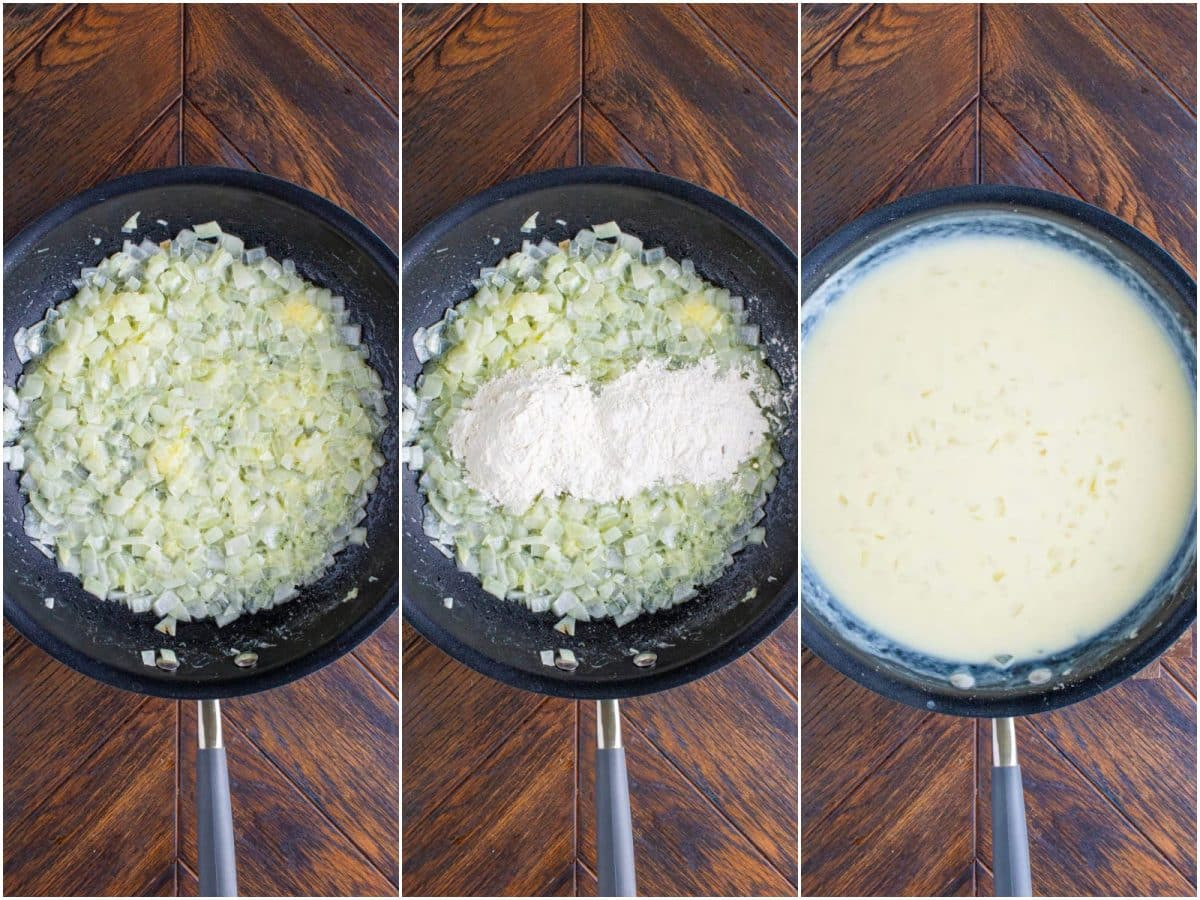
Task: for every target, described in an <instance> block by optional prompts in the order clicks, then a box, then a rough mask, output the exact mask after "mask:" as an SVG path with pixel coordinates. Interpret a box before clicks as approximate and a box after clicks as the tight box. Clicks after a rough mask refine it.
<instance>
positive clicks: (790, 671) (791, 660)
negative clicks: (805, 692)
mask: <svg viewBox="0 0 1200 900" xmlns="http://www.w3.org/2000/svg"><path fill="white" fill-rule="evenodd" d="M799 631H800V616H799V614H797V615H794V616H790V617H788V618H787V619H786V620H784V622H783V624H782V625H780V626H779V627H778V628H777V629H775V633H774V634H772V635H771V636H770V637H769V638H767V639H766V640H765V641H763V642H762V643H761V644H759V645H758V646H757V647H755V648H754V649H753V650H752V651H750V652H751V653H752V654H753V655H754V657H755V658H756V659H758V661H759V662H761V663H762V664H763V665H764V666H765V667H766V669H767V671H768V672H769V673H770V674H771V676H772V677H773V678H774V679H775V681H776V682H778V683H779V684H781V685H782V686H783V689H784V690H786V691H787V692H788V693H789V694H791V695H792V698H793V699H796V698H797V697H798V695H799V693H800V689H799V686H798V685H799V681H800V656H799V652H800V648H799V636H798V632H799Z"/></svg>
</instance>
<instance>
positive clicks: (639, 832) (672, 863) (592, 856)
mask: <svg viewBox="0 0 1200 900" xmlns="http://www.w3.org/2000/svg"><path fill="white" fill-rule="evenodd" d="M674 695H675V692H674V691H672V692H671V693H670V694H668V695H666V696H665V697H662V698H661V700H660V702H663V703H666V704H670V703H671V697H673V696H674ZM644 702H646V700H645V699H644V698H643V699H642V700H638V701H629V702H628V703H626V704H624V707H629V708H630V710H629V711H630V713H632V712H633V710H632V707H634V706H636V705H638V704H639V703H644ZM595 711H596V704H594V703H582V704H580V713H581V716H580V729H579V821H578V823H577V828H578V829H579V858H580V860H581V861H582V862H583V863H584V865H586V866H587V867H588V868H590V869H593V870H594V869H595V866H596V828H595V813H594V810H595V805H594V804H595V798H594V794H593V784H592V777H591V773H592V772H594V771H595V745H596V712H595ZM622 743H623V744H624V746H625V759H626V766H627V768H628V771H629V795H630V799H631V802H632V806H633V840H634V847H635V849H636V853H637V860H638V893H639V894H640V895H644V896H664V897H679V896H685V897H687V896H700V897H703V896H711V895H719V896H733V897H761V896H768V897H780V896H795V890H796V888H795V886H794V885H793V884H791V883H789V882H788V880H787V879H786V878H785V877H784V875H783V874H781V873H780V872H779V870H778V869H777V868H776V867H775V865H774V864H773V861H772V860H771V859H770V858H768V857H766V856H764V855H763V853H762V851H761V850H760V849H759V848H758V847H756V846H755V844H754V842H753V841H751V840H750V839H749V838H748V837H747V836H746V835H745V833H744V832H743V831H741V830H740V829H739V828H738V827H736V825H735V824H733V823H732V822H731V821H730V820H729V819H727V818H726V817H725V816H721V815H713V806H712V804H713V802H714V801H713V799H710V798H709V797H707V796H706V795H705V794H704V793H703V791H702V790H700V789H699V788H697V787H696V786H695V785H694V784H692V782H691V781H689V780H688V778H687V777H685V775H684V774H683V773H682V772H680V770H679V769H678V768H677V767H676V766H675V765H674V764H673V763H672V762H671V761H670V760H669V759H668V758H667V757H665V756H664V755H663V754H662V753H660V752H658V751H657V749H656V748H655V745H654V744H653V742H652V741H651V739H650V738H649V737H648V736H646V735H645V734H644V733H643V732H641V731H640V730H638V729H637V727H636V726H634V725H632V724H631V725H630V726H629V727H626V728H624V729H622ZM693 762H695V761H694V760H693ZM792 852H793V853H794V852H795V851H794V850H793V851H792Z"/></svg>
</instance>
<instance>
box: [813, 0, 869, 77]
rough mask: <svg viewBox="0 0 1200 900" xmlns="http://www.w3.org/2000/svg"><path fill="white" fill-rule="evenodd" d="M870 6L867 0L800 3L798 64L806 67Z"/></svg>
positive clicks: (827, 49) (825, 50)
mask: <svg viewBox="0 0 1200 900" xmlns="http://www.w3.org/2000/svg"><path fill="white" fill-rule="evenodd" d="M869 8H870V4H868V3H802V4H800V36H801V48H800V67H801V69H802V70H803V71H805V72H807V71H808V70H809V68H810V67H811V66H812V64H813V63H815V62H816V61H817V60H818V59H820V58H821V57H822V56H823V55H824V54H825V53H827V52H828V51H829V48H830V47H832V46H833V45H834V44H836V43H837V41H838V40H839V39H840V38H841V37H842V35H844V34H845V33H846V31H847V30H848V29H849V28H850V26H851V25H853V24H854V23H855V21H857V19H858V18H859V17H860V16H861V15H862V14H863V13H865V12H866V11H867V10H868V9H869Z"/></svg>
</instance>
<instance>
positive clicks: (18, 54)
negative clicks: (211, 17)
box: [4, 3, 73, 75]
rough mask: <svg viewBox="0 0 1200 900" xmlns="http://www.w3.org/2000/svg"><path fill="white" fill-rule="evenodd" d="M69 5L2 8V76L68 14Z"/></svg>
mask: <svg viewBox="0 0 1200 900" xmlns="http://www.w3.org/2000/svg"><path fill="white" fill-rule="evenodd" d="M72 5H73V4H70V3H9V4H6V5H5V7H4V74H5V75H7V74H8V73H9V70H10V69H12V67H13V66H15V65H16V64H17V63H19V62H20V61H21V60H22V59H24V58H25V56H26V55H27V54H28V53H29V52H30V51H32V50H33V48H34V47H36V46H37V44H38V43H39V42H40V41H41V40H42V38H44V37H45V36H46V35H47V34H49V33H50V29H51V28H53V27H54V26H55V25H56V24H57V23H58V21H59V20H60V19H61V18H62V17H63V16H65V15H66V14H67V13H68V12H70V11H71V8H72Z"/></svg>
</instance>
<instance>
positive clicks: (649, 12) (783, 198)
mask: <svg viewBox="0 0 1200 900" xmlns="http://www.w3.org/2000/svg"><path fill="white" fill-rule="evenodd" d="M584 22H585V32H584V39H585V43H586V47H587V53H586V58H585V66H584V83H585V96H586V97H587V99H588V100H589V101H590V102H591V103H592V104H593V105H594V106H595V107H596V109H598V110H600V112H602V113H604V115H605V116H607V117H608V119H609V120H610V121H611V122H612V123H613V125H615V126H616V128H617V129H618V130H619V131H620V132H621V133H622V134H625V135H627V136H629V137H630V139H631V140H633V141H634V142H635V143H636V145H637V147H638V148H639V150H640V151H641V153H642V155H643V156H645V157H646V159H647V160H649V161H650V162H651V163H652V164H653V165H654V167H655V168H657V169H658V170H659V171H663V172H669V173H671V174H673V175H677V176H679V177H681V178H686V179H687V180H689V181H693V182H695V183H697V184H700V185H702V186H704V187H707V188H708V189H709V190H712V191H714V192H715V193H717V194H720V195H722V196H724V197H727V198H728V199H730V200H732V201H734V202H735V203H737V204H739V205H741V206H743V207H746V208H750V209H754V210H756V211H757V212H758V215H759V216H760V217H762V218H763V220H764V222H766V224H767V225H768V226H769V227H770V228H771V229H772V230H774V231H775V232H776V233H777V234H778V235H779V236H780V237H781V238H782V239H783V240H784V241H786V242H787V243H789V244H791V245H792V246H795V228H796V206H795V187H794V181H793V178H794V173H795V170H796V137H795V135H796V121H795V119H794V118H793V116H792V114H791V112H790V110H788V108H787V107H786V106H784V105H783V103H782V102H781V101H780V100H779V99H778V98H777V97H775V96H774V95H772V94H770V93H767V92H764V91H763V90H762V88H761V85H760V84H759V83H758V79H757V77H756V76H755V75H754V73H753V72H751V71H750V70H749V69H747V67H746V66H745V64H743V63H742V62H741V61H740V60H738V59H737V58H736V57H731V56H730V55H728V54H727V53H725V52H723V48H722V47H721V46H720V45H719V44H718V43H717V42H716V38H714V37H713V35H712V32H711V31H709V30H708V29H707V28H705V27H704V26H703V25H702V24H701V23H700V22H698V21H696V19H695V18H694V17H693V16H692V15H691V14H690V13H689V12H688V11H687V10H686V9H685V8H683V7H679V6H671V5H648V6H637V7H634V6H621V5H608V4H601V5H597V6H595V7H589V8H588V10H587V13H586V16H585V19H584ZM696 59H706V60H708V64H707V65H706V66H704V67H703V69H697V68H696V66H695V65H694V64H693V60H696ZM789 185H790V188H789Z"/></svg>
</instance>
